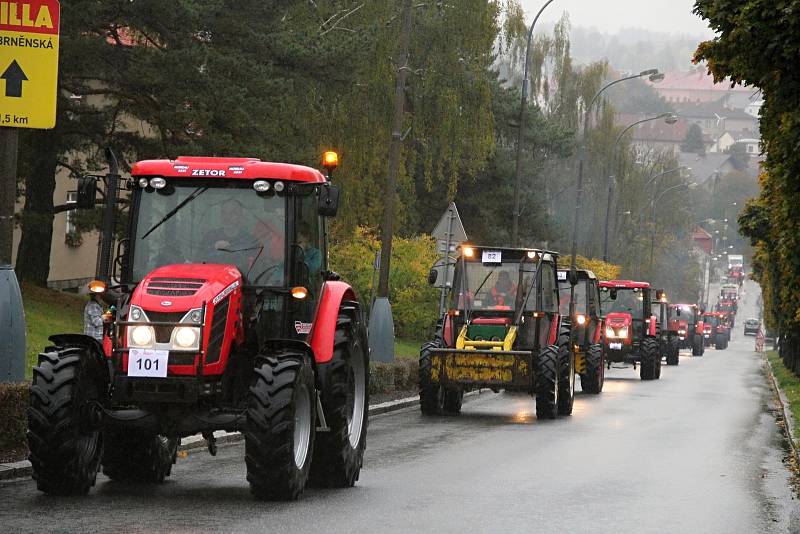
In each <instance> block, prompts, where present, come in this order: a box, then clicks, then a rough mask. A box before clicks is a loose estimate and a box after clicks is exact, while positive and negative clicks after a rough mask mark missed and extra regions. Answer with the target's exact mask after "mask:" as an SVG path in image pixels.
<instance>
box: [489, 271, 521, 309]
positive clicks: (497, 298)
mask: <svg viewBox="0 0 800 534" xmlns="http://www.w3.org/2000/svg"><path fill="white" fill-rule="evenodd" d="M516 296H517V285H516V284H515V283H514V282H512V281H511V275H510V274H508V271H500V273H499V274H498V275H497V282H495V284H494V287H493V288H492V300H493V301H494V305H495V306H512V305H513V304H514V299H515V298H516Z"/></svg>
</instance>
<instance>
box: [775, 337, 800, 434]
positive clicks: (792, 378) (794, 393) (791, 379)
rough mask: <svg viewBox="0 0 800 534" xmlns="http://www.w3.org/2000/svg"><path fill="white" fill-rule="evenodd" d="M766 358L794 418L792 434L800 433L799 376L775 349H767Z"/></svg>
mask: <svg viewBox="0 0 800 534" xmlns="http://www.w3.org/2000/svg"><path fill="white" fill-rule="evenodd" d="M767 358H768V359H769V363H770V365H771V366H772V372H773V374H774V375H775V379H776V380H777V381H778V386H779V387H780V388H781V389H782V390H783V393H784V394H785V395H786V400H787V401H788V402H789V411H790V412H791V413H792V418H793V419H794V421H793V423H794V428H793V429H792V430H793V432H794V436H795V437H797V436H798V435H800V377H798V376H797V375H795V374H794V373H792V372H791V371H789V369H787V368H786V366H785V365H783V361H782V360H781V359H780V357H779V356H778V353H777V351H774V350H770V351H767Z"/></svg>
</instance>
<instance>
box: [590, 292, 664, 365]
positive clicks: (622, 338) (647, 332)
mask: <svg viewBox="0 0 800 534" xmlns="http://www.w3.org/2000/svg"><path fill="white" fill-rule="evenodd" d="M652 292H653V290H652V289H651V288H650V284H649V283H647V282H634V281H632V280H611V281H607V282H600V298H601V305H602V309H603V313H604V314H605V322H606V324H605V336H604V341H605V343H604V350H605V357H606V362H607V365H609V366H610V365H611V363H614V362H621V363H626V364H633V367H634V369H635V368H636V365H637V364H639V366H640V368H639V377H640V378H641V379H642V380H656V379H658V378H659V377H660V376H661V352H660V348H659V340H658V329H657V324H656V323H657V318H656V316H655V315H653V310H652V302H653V300H654V299H653V298H652V296H651V293H652ZM655 293H657V296H656V299H660V297H661V295H660V294H659V293H660V292H655Z"/></svg>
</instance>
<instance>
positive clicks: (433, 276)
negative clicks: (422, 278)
mask: <svg viewBox="0 0 800 534" xmlns="http://www.w3.org/2000/svg"><path fill="white" fill-rule="evenodd" d="M438 278H439V271H437V270H436V269H431V270H430V272H429V273H428V284H429V285H433V284H435V283H436V280H437V279H438Z"/></svg>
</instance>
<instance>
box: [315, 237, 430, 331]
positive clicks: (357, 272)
mask: <svg viewBox="0 0 800 534" xmlns="http://www.w3.org/2000/svg"><path fill="white" fill-rule="evenodd" d="M379 250H380V241H379V240H378V238H377V236H376V235H375V234H374V232H372V231H371V230H369V229H367V228H363V227H359V228H357V229H356V231H355V233H354V234H353V235H352V236H351V237H350V238H349V239H346V240H342V241H341V242H338V243H336V244H335V245H334V246H332V247H331V257H330V260H331V269H333V270H334V271H337V272H338V273H339V274H341V275H342V278H343V279H344V280H347V281H348V282H349V283H350V284H351V285H352V286H353V288H354V289H355V290H356V292H357V293H358V296H359V298H360V299H361V302H362V303H363V304H366V305H367V306H369V305H370V304H371V302H369V297H370V295H371V294H372V290H373V279H375V283H376V285H377V273H375V272H374V269H373V265H374V261H375V254H376V253H377V252H378V251H379ZM436 258H437V256H436V251H435V246H434V242H433V240H432V239H431V238H430V237H429V236H426V235H422V236H417V237H410V238H404V237H395V238H394V240H393V241H392V263H391V271H390V273H389V301H390V302H391V303H392V315H393V317H394V324H395V334H396V335H397V336H398V337H402V338H414V339H417V338H420V337H426V336H427V334H429V333H430V332H431V331H432V330H433V327H434V326H435V324H436V313H437V311H438V300H437V296H438V293H437V291H436V289H434V288H432V287H431V286H429V285H428V271H429V270H430V268H431V266H432V265H433V264H434V262H435V261H436Z"/></svg>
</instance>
